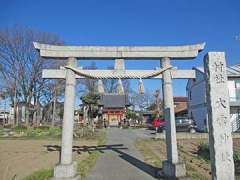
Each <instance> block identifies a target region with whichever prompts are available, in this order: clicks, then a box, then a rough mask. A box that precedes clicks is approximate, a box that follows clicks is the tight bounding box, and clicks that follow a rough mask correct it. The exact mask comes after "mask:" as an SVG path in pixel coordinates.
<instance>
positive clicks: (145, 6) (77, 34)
mask: <svg viewBox="0 0 240 180" xmlns="http://www.w3.org/2000/svg"><path fill="white" fill-rule="evenodd" d="M239 22H240V1H239V0H232V1H229V0H224V1H223V0H222V1H221V0H201V1H193V0H181V1H180V0H118V1H116V0H115V1H114V0H76V1H71V0H68V1H60V0H51V1H50V0H38V1H32V0H24V1H21V0H15V1H14V0H7V1H4V0H0V27H3V28H4V27H7V26H12V25H16V24H19V25H24V26H28V27H30V28H33V29H36V30H39V31H45V32H51V33H54V34H57V35H58V36H60V37H61V38H62V39H63V40H64V41H65V43H66V44H67V45H181V44H194V43H201V42H206V48H205V50H204V51H203V52H201V53H200V54H199V56H198V58H196V59H195V60H191V61H189V60H186V61H174V62H173V65H174V66H178V69H189V68H190V69H191V68H192V66H202V61H203V56H204V55H205V54H206V53H207V52H208V51H225V52H226V56H227V63H228V64H229V65H233V64H237V63H240V23H239ZM89 63H90V62H89V61H84V62H81V61H80V65H81V66H84V65H87V64H89ZM110 65H113V61H107V62H106V61H99V62H97V66H98V67H99V68H106V67H107V66H110ZM157 66H159V62H158V61H143V62H139V61H127V62H126V67H127V68H129V69H153V68H155V67H157ZM144 83H145V87H146V88H148V89H149V90H155V89H159V88H161V84H160V80H146V81H144ZM136 85H137V82H136V81H132V87H133V88H136ZM185 86H186V80H175V81H174V95H176V96H177V95H185Z"/></svg>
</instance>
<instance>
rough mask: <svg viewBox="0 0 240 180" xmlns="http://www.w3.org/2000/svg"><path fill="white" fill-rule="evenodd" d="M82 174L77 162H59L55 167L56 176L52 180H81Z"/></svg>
mask: <svg viewBox="0 0 240 180" xmlns="http://www.w3.org/2000/svg"><path fill="white" fill-rule="evenodd" d="M79 179H80V176H79V175H78V174H77V162H73V163H72V164H68V165H65V164H58V165H57V166H55V168H54V177H53V178H52V180H79Z"/></svg>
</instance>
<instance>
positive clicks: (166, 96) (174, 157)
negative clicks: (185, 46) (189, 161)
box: [161, 58, 186, 178]
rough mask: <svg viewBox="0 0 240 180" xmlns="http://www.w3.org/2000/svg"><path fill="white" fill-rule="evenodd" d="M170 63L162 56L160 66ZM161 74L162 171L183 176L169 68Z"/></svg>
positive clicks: (170, 175) (167, 174)
mask: <svg viewBox="0 0 240 180" xmlns="http://www.w3.org/2000/svg"><path fill="white" fill-rule="evenodd" d="M169 65H170V58H162V59H161V66H162V68H165V67H167V66H169ZM162 76H163V100H164V117H165V121H166V145H167V161H164V162H163V173H164V176H167V177H172V178H176V177H183V176H185V175H186V170H185V165H184V164H183V163H180V162H179V159H178V150H177V138H176V126H175V113H174V102H173V90H172V77H171V70H166V71H164V72H163V74H162Z"/></svg>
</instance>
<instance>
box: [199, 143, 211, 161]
mask: <svg viewBox="0 0 240 180" xmlns="http://www.w3.org/2000/svg"><path fill="white" fill-rule="evenodd" d="M197 154H198V156H200V157H202V158H203V159H205V160H206V161H209V160H210V151H209V145H208V143H203V142H202V143H200V144H199V146H198V151H197Z"/></svg>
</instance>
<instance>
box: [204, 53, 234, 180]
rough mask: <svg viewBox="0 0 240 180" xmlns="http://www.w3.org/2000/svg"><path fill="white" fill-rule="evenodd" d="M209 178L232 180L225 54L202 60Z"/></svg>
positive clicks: (232, 168) (209, 55)
mask: <svg viewBox="0 0 240 180" xmlns="http://www.w3.org/2000/svg"><path fill="white" fill-rule="evenodd" d="M204 69H205V72H206V95H207V108H208V126H209V145H210V147H209V148H210V158H211V169H212V179H214V180H215V179H216V180H226V179H228V180H234V179H235V176H234V162H233V143H232V134H231V124H230V117H229V116H230V110H229V94H228V87H227V81H228V80H227V73H226V61H225V54H224V52H209V53H208V54H207V55H206V56H205V57H204Z"/></svg>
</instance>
